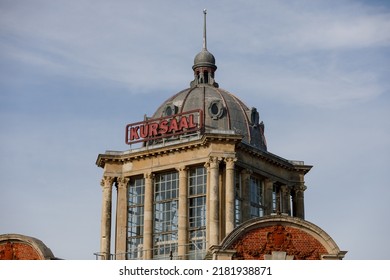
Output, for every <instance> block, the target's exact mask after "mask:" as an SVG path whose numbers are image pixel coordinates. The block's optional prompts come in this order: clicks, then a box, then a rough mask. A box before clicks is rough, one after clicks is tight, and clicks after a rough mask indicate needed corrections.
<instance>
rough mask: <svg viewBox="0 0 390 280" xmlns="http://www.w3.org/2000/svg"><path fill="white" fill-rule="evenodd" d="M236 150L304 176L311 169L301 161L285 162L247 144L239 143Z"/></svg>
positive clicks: (285, 160) (283, 159) (310, 166)
mask: <svg viewBox="0 0 390 280" xmlns="http://www.w3.org/2000/svg"><path fill="white" fill-rule="evenodd" d="M237 149H239V150H241V151H243V152H245V153H247V154H250V155H251V156H254V157H257V158H259V159H262V160H264V161H266V162H268V163H270V164H272V165H274V166H278V167H282V168H285V169H287V170H290V171H298V172H303V173H304V174H306V173H307V172H309V171H310V169H311V168H312V167H313V166H312V165H305V164H304V163H303V161H292V160H287V159H285V158H282V157H280V156H277V155H275V154H273V153H270V152H268V151H263V150H260V149H258V148H255V147H253V146H250V145H248V144H245V143H243V142H241V143H239V144H238V145H237Z"/></svg>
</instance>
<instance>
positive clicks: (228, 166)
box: [224, 157, 237, 169]
mask: <svg viewBox="0 0 390 280" xmlns="http://www.w3.org/2000/svg"><path fill="white" fill-rule="evenodd" d="M224 161H225V163H226V169H234V163H235V162H236V161H237V158H236V157H227V158H224Z"/></svg>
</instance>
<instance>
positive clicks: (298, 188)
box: [292, 184, 307, 193]
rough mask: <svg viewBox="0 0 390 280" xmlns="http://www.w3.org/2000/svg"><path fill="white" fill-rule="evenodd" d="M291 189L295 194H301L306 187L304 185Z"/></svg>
mask: <svg viewBox="0 0 390 280" xmlns="http://www.w3.org/2000/svg"><path fill="white" fill-rule="evenodd" d="M292 189H293V191H295V192H296V193H303V192H304V191H305V190H306V189H307V187H306V186H305V185H304V184H299V185H295V186H293V188H292Z"/></svg>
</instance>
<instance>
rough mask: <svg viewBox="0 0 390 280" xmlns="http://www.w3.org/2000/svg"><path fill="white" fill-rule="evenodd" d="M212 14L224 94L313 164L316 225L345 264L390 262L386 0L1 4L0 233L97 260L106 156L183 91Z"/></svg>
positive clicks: (309, 215) (389, 5)
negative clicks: (130, 127)
mask: <svg viewBox="0 0 390 280" xmlns="http://www.w3.org/2000/svg"><path fill="white" fill-rule="evenodd" d="M204 8H207V10H208V20H207V25H208V29H207V34H208V49H209V51H210V52H212V53H213V54H214V56H215V57H216V64H217V66H218V70H217V72H216V81H217V82H218V83H219V85H220V87H221V88H223V89H226V90H228V91H230V92H232V93H234V94H235V95H236V96H238V97H239V98H240V99H241V100H242V101H244V102H245V103H246V104H247V105H248V106H249V107H256V108H257V109H258V111H259V112H260V118H261V120H263V121H264V123H265V133H266V138H267V143H268V150H269V151H270V152H272V153H274V154H277V155H279V156H281V157H284V158H286V159H290V160H303V161H305V163H306V164H310V165H314V167H313V169H312V170H311V171H310V173H309V174H308V175H307V176H306V185H307V187H308V189H307V191H306V192H305V199H306V200H305V203H306V209H305V210H306V219H307V220H308V221H310V222H313V223H315V224H317V225H318V226H319V227H321V228H322V229H323V230H325V231H326V232H327V233H328V234H329V235H330V236H331V237H332V238H333V239H334V240H335V241H336V243H337V244H338V245H339V247H340V249H341V250H347V251H349V252H348V254H347V255H346V259H389V258H390V253H389V252H390V244H389V242H388V235H389V232H390V222H389V218H388V214H389V213H390V203H388V199H389V197H390V184H389V182H388V180H387V179H386V178H387V177H386V175H388V173H389V170H390V168H389V167H390V164H389V160H388V158H389V156H390V81H389V77H390V67H389V65H390V63H389V57H390V48H389V47H390V2H389V1H349V0H338V1H332V0H331V1H325V0H323V1H321V0H320V1H309V0H306V1H305V0H297V1H265V0H261V1H260V0H259V1H256V0H251V1H250V0H248V1H230V0H228V1H223V2H222V1H205V0H202V1H179V0H176V1H120V0H119V1H102V0H95V1H92V0H78V1H61V0H58V1H49V0H46V1H44V0H37V1H23V0H20V1H11V0H0V73H1V75H0V131H1V133H0V154H1V158H0V178H1V179H0V220H1V222H0V234H2V233H20V234H25V235H30V236H34V237H36V238H38V239H41V240H42V241H43V242H44V243H45V244H46V245H47V246H48V247H50V248H51V249H52V251H53V253H54V254H55V255H56V256H57V257H60V258H64V259H93V258H94V256H93V253H94V252H97V251H99V235H100V214H101V208H100V206H101V204H100V203H101V187H100V180H101V176H102V170H101V169H99V168H98V167H97V166H96V165H95V161H96V158H97V156H98V154H99V153H104V152H105V151H106V150H121V151H122V150H126V149H127V147H126V145H125V142H124V130H125V126H126V124H127V123H132V122H136V121H140V120H142V119H143V116H144V114H147V115H149V116H150V115H152V114H153V113H154V110H155V109H157V107H158V106H159V105H160V104H161V103H162V102H163V101H164V100H166V99H167V98H168V97H170V96H171V95H173V94H175V93H177V92H179V91H180V90H182V89H184V88H187V87H188V86H189V83H190V81H191V80H192V79H193V73H192V69H191V67H192V65H193V58H194V56H195V55H196V54H197V53H198V52H199V51H200V50H201V47H202V28H203V26H202V24H203V13H202V10H203V9H204Z"/></svg>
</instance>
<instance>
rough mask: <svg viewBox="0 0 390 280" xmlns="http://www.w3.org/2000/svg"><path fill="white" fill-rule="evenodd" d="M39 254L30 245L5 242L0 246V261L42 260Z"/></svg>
mask: <svg viewBox="0 0 390 280" xmlns="http://www.w3.org/2000/svg"><path fill="white" fill-rule="evenodd" d="M41 259H42V258H41V256H40V255H39V254H38V252H37V251H36V250H35V249H34V248H33V247H32V246H31V245H29V244H26V243H21V242H10V241H8V242H4V243H2V244H0V260H41Z"/></svg>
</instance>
